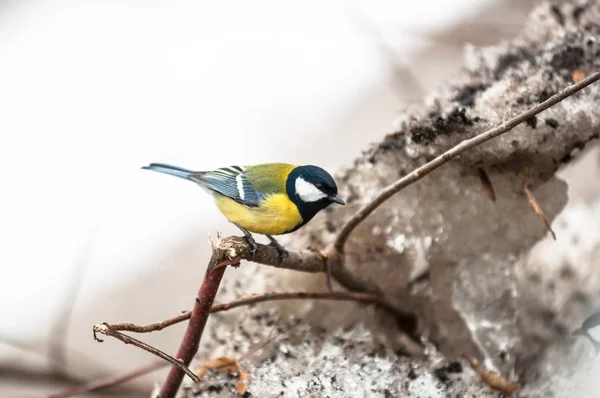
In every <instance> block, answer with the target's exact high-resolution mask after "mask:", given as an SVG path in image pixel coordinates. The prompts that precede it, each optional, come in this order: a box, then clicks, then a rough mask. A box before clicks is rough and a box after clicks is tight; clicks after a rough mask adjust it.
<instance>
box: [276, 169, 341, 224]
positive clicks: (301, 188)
mask: <svg viewBox="0 0 600 398" xmlns="http://www.w3.org/2000/svg"><path fill="white" fill-rule="evenodd" d="M286 190H287V194H288V196H289V197H290V199H291V200H292V202H294V204H295V205H296V206H297V207H298V210H300V214H301V215H302V219H303V220H304V223H307V222H308V221H309V220H310V219H311V218H313V217H314V216H315V214H317V213H318V212H319V211H321V210H323V209H324V208H326V207H327V206H329V205H330V204H331V203H333V202H335V203H339V204H341V205H344V204H345V203H344V201H343V200H342V198H340V196H339V195H338V188H337V185H336V184H335V181H334V180H333V177H331V175H330V174H329V173H328V172H326V171H325V170H323V169H322V168H320V167H317V166H298V167H296V168H295V169H294V170H292V172H291V173H290V174H289V175H288V178H287V182H286Z"/></svg>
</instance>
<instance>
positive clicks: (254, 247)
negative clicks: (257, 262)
mask: <svg viewBox="0 0 600 398" xmlns="http://www.w3.org/2000/svg"><path fill="white" fill-rule="evenodd" d="M244 238H246V242H248V246H250V260H254V258H255V257H256V252H257V251H258V244H257V243H256V241H255V240H254V238H253V237H252V236H250V235H246V236H244Z"/></svg>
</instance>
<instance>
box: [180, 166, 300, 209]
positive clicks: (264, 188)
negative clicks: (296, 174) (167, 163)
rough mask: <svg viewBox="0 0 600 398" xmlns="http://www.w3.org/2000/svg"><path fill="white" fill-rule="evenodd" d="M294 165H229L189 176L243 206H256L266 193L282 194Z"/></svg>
mask: <svg viewBox="0 0 600 398" xmlns="http://www.w3.org/2000/svg"><path fill="white" fill-rule="evenodd" d="M294 167H295V166H293V165H288V164H284V163H269V164H261V165H257V166H247V167H244V166H229V167H223V168H220V169H216V170H213V171H205V172H199V173H195V174H194V175H193V176H192V177H191V179H192V180H194V181H196V182H198V183H199V184H200V185H202V186H204V187H206V188H207V189H210V190H211V191H215V192H218V193H220V194H221V195H225V196H227V197H229V198H231V199H233V200H235V201H236V202H238V203H241V204H243V205H245V206H250V207H258V206H259V204H260V201H261V200H262V199H263V198H264V197H265V196H266V195H269V194H273V193H285V191H286V190H285V184H286V180H287V176H288V174H289V173H290V171H291V170H293V169H294Z"/></svg>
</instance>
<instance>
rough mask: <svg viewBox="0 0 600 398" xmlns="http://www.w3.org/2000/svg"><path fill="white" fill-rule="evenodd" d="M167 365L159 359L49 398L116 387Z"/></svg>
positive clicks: (61, 397) (67, 397)
mask: <svg viewBox="0 0 600 398" xmlns="http://www.w3.org/2000/svg"><path fill="white" fill-rule="evenodd" d="M166 365H167V362H165V361H164V360H162V359H157V360H156V361H153V362H150V363H148V364H146V365H142V366H138V367H137V368H135V369H131V370H128V371H126V372H121V373H117V374H114V375H110V376H106V377H103V378H101V379H96V380H92V381H90V382H88V383H85V384H81V385H78V386H75V387H72V388H69V389H68V390H65V391H62V392H60V393H58V394H53V395H49V396H48V398H69V397H74V396H76V395H81V394H85V393H88V392H91V391H96V390H100V389H103V388H108V387H114V386H117V385H119V384H123V383H126V382H128V381H130V380H133V379H136V378H138V377H141V376H143V375H145V374H148V373H150V372H153V371H155V370H158V369H160V368H163V367H165V366H166Z"/></svg>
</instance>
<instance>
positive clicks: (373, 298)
mask: <svg viewBox="0 0 600 398" xmlns="http://www.w3.org/2000/svg"><path fill="white" fill-rule="evenodd" d="M298 299H304V300H306V299H309V300H310V299H317V300H335V301H358V302H362V303H366V304H375V305H377V306H378V307H381V308H382V309H384V310H386V311H388V312H390V313H392V314H393V315H395V316H396V317H399V318H402V319H404V320H405V322H407V323H409V322H410V323H414V322H415V316H414V315H413V314H408V313H406V312H402V311H400V310H399V309H397V308H395V307H394V306H393V305H391V304H390V303H388V302H386V301H385V300H383V299H382V298H381V297H380V296H377V295H375V294H370V293H352V292H333V293H332V292H282V293H263V294H257V295H253V296H249V297H243V298H240V299H237V300H233V301H230V302H228V303H222V304H215V305H213V306H212V308H211V309H210V312H211V314H212V313H215V312H222V311H227V310H230V309H233V308H237V307H242V306H245V305H252V304H256V303H263V302H265V301H275V300H298ZM191 314H192V311H186V312H184V313H181V314H180V315H177V316H174V317H172V318H170V319H167V320H164V321H161V322H156V323H151V324H149V325H135V324H133V323H114V324H109V325H108V326H109V327H110V328H111V329H112V330H118V331H123V332H134V333H150V332H155V331H158V330H162V329H164V328H166V327H169V326H172V325H175V324H177V323H180V322H183V321H186V320H188V319H190V316H191Z"/></svg>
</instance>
